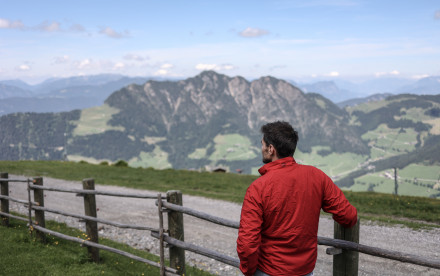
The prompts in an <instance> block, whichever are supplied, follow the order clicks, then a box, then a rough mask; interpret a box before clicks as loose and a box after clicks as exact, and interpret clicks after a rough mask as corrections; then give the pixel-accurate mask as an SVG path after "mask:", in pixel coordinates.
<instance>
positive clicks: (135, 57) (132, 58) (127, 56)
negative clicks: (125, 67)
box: [124, 54, 150, 61]
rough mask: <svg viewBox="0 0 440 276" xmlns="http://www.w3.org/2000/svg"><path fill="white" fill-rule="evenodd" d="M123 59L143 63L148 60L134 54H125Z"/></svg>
mask: <svg viewBox="0 0 440 276" xmlns="http://www.w3.org/2000/svg"><path fill="white" fill-rule="evenodd" d="M124 59H126V60H134V61H145V60H148V59H150V58H149V57H143V56H139V55H136V54H127V55H125V56H124Z"/></svg>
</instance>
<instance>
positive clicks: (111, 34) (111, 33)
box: [99, 27, 129, 38]
mask: <svg viewBox="0 0 440 276" xmlns="http://www.w3.org/2000/svg"><path fill="white" fill-rule="evenodd" d="M99 33H100V34H104V35H106V36H108V37H111V38H124V37H127V36H128V35H129V33H128V32H127V31H125V32H123V33H118V32H117V31H115V30H113V29H112V28H110V27H105V28H102V29H101V31H99Z"/></svg>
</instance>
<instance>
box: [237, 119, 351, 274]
mask: <svg viewBox="0 0 440 276" xmlns="http://www.w3.org/2000/svg"><path fill="white" fill-rule="evenodd" d="M261 132H262V133H263V139H262V140H261V144H262V146H261V152H262V155H263V163H265V165H264V166H263V167H261V168H260V169H259V170H258V171H259V172H260V174H261V177H260V178H258V179H257V180H255V181H254V182H253V183H252V184H251V185H250V186H249V188H248V189H247V192H246V195H245V198H244V201H243V207H242V210H241V219H240V228H239V233H238V239H237V253H238V256H239V257H240V270H241V271H242V272H243V274H244V275H246V276H250V275H272V276H273V275H277V276H278V275H289V276H293V275H313V269H314V268H315V263H316V258H317V240H318V238H317V234H318V223H319V214H320V211H321V208H322V209H323V210H324V211H326V212H329V213H332V214H333V219H334V220H336V221H337V222H338V223H340V224H341V225H343V226H344V227H352V226H353V225H355V224H356V222H357V211H356V208H354V207H353V206H352V205H350V203H349V202H348V200H347V199H346V198H345V196H344V194H343V193H342V191H341V190H340V189H339V188H338V187H337V186H336V185H335V184H334V183H333V182H332V180H331V179H330V178H329V177H328V176H327V175H326V174H324V173H323V172H322V171H320V170H318V169H317V168H314V167H312V166H305V165H299V164H297V163H296V162H295V159H294V158H293V154H294V152H295V149H296V144H297V142H298V133H297V132H296V131H295V130H294V129H293V128H292V126H291V125H290V124H289V123H287V122H279V121H278V122H274V123H269V124H266V125H264V126H262V127H261Z"/></svg>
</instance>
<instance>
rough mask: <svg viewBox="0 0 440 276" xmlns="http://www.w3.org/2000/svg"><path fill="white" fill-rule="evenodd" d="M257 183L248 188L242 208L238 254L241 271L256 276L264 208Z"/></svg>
mask: <svg viewBox="0 0 440 276" xmlns="http://www.w3.org/2000/svg"><path fill="white" fill-rule="evenodd" d="M254 184H255V182H254V183H252V185H251V186H250V187H249V188H248V190H247V191H246V195H245V198H244V201H243V207H242V208H241V218H240V227H239V230H238V239H237V254H238V257H239V258H240V270H241V272H243V274H244V275H246V276H248V275H254V273H255V271H256V270H257V266H258V255H259V247H260V243H261V225H262V223H263V217H262V216H263V208H262V202H261V196H260V194H259V192H258V191H257V189H256V187H255V185H254Z"/></svg>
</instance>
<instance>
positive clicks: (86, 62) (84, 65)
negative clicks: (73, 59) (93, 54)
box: [76, 58, 92, 69]
mask: <svg viewBox="0 0 440 276" xmlns="http://www.w3.org/2000/svg"><path fill="white" fill-rule="evenodd" d="M91 64H92V61H91V60H90V59H88V58H86V59H84V60H82V61H80V62H77V64H76V68H78V69H84V68H87V67H90V65H91Z"/></svg>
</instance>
